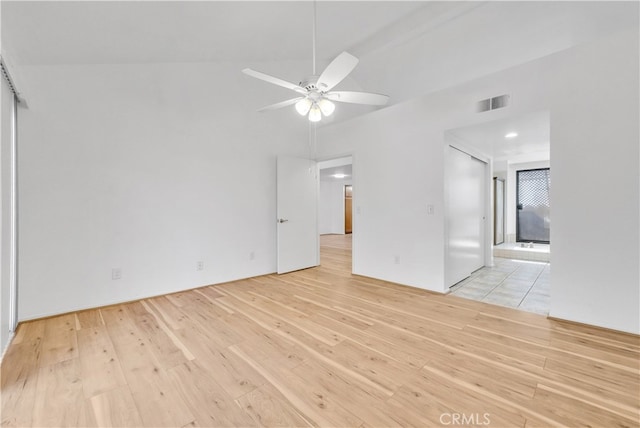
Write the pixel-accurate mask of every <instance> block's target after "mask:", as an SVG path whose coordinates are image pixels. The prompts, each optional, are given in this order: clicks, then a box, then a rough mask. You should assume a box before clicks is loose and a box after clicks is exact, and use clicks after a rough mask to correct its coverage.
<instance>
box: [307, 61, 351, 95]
mask: <svg viewBox="0 0 640 428" xmlns="http://www.w3.org/2000/svg"><path fill="white" fill-rule="evenodd" d="M356 65H358V58H356V57H355V56H353V55H351V54H350V53H347V52H342V53H341V54H340V55H338V56H337V57H336V59H334V60H333V61H331V64H329V65H328V66H327V68H325V69H324V71H323V72H322V74H321V75H320V77H319V78H318V81H317V82H316V87H317V88H318V89H320V90H321V91H322V92H326V91H329V90H331V88H333V87H334V86H336V85H337V84H338V83H340V82H342V80H343V79H344V78H345V77H347V75H348V74H349V73H351V71H353V69H354V68H356Z"/></svg>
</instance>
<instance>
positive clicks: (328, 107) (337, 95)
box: [242, 1, 389, 122]
mask: <svg viewBox="0 0 640 428" xmlns="http://www.w3.org/2000/svg"><path fill="white" fill-rule="evenodd" d="M357 64H358V58H356V57H355V56H353V55H351V54H350V53H348V52H342V53H341V54H340V55H338V56H337V57H336V58H335V59H334V60H333V61H331V63H330V64H329V65H328V66H327V68H325V69H324V71H323V72H322V73H321V74H320V75H319V76H318V75H316V5H315V1H314V3H313V75H312V76H309V77H306V78H305V79H303V80H302V81H300V83H298V84H297V85H296V84H295V83H291V82H287V81H286V80H282V79H279V78H277V77H274V76H270V75H268V74H265V73H262V72H259V71H256V70H252V69H250V68H245V69H244V70H242V72H243V73H245V74H247V75H249V76H251V77H255V78H257V79H260V80H264V81H265V82H269V83H272V84H274V85H278V86H282V87H284V88H287V89H291V90H293V91H296V92H297V93H298V94H299V96H298V97H296V98H291V99H288V100H285V101H281V102H279V103H276V104H271V105H268V106H266V107H262V108H261V109H258V111H267V110H276V109H279V108H283V107H287V106H290V105H292V104H295V106H296V110H297V112H298V113H300V114H301V115H302V116H308V118H309V120H310V121H311V122H318V121H320V120H321V119H322V115H324V116H329V115H331V114H332V113H333V111H334V110H335V108H336V107H335V104H334V103H333V102H332V101H337V102H342V103H352V104H367V105H376V106H380V105H385V104H386V103H387V101H389V97H388V96H387V95H381V94H374V93H370V92H354V91H333V90H332V89H333V88H334V87H335V86H336V85H337V84H338V83H340V82H341V81H342V80H344V78H345V77H347V76H348V75H349V73H351V72H352V71H353V69H354V68H355V67H356V65H357Z"/></svg>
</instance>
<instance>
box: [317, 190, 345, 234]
mask: <svg viewBox="0 0 640 428" xmlns="http://www.w3.org/2000/svg"><path fill="white" fill-rule="evenodd" d="M348 184H352V183H351V179H349V180H346V179H342V180H339V179H336V180H331V181H328V180H321V181H320V198H319V201H318V202H319V207H318V211H319V217H318V222H319V225H318V229H319V230H320V234H321V235H324V234H331V233H333V234H340V235H344V186H346V185H348Z"/></svg>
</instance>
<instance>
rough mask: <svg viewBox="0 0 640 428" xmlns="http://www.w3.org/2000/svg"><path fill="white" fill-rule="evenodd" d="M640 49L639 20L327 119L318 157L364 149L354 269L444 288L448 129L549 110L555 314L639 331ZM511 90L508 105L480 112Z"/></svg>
mask: <svg viewBox="0 0 640 428" xmlns="http://www.w3.org/2000/svg"><path fill="white" fill-rule="evenodd" d="M638 60H639V54H638V28H637V26H636V27H635V28H634V29H633V30H627V31H623V32H620V33H617V34H614V35H613V36H610V37H607V38H604V39H601V40H599V41H597V42H594V43H591V44H586V45H581V46H578V47H576V48H572V49H570V50H567V51H564V52H560V53H557V54H554V55H551V56H548V57H545V58H542V59H540V60H536V61H532V62H529V63H526V64H523V65H520V66H517V67H513V68H510V69H507V70H505V71H502V72H498V73H494V74H491V75H488V76H487V77H484V78H481V79H478V80H474V81H471V82H469V83H467V84H464V85H460V86H457V87H454V88H451V89H447V90H443V91H440V92H436V93H432V94H429V95H426V96H424V97H420V98H416V99H413V100H410V101H408V102H405V103H402V104H397V105H394V106H391V107H389V108H386V109H383V110H379V111H376V112H373V113H370V114H368V115H366V116H362V117H358V118H355V119H352V120H350V121H348V122H344V123H340V124H335V125H332V126H328V127H325V128H322V129H320V130H319V144H318V148H319V155H320V156H326V157H329V156H331V155H335V154H339V153H344V152H345V151H349V152H351V153H353V154H354V156H355V157H357V159H358V196H357V199H356V200H355V204H354V205H356V207H358V206H359V207H360V208H361V214H359V215H358V214H355V217H356V221H357V224H358V234H357V235H355V236H354V248H357V251H354V260H353V268H354V273H358V274H362V275H367V276H372V277H376V278H381V279H386V280H390V281H395V282H399V283H402V284H407V285H412V286H416V287H421V288H425V289H429V290H434V291H439V292H444V291H445V283H444V233H443V231H444V218H443V210H442V208H443V194H444V178H443V177H444V169H443V168H444V167H443V159H444V148H445V143H444V137H443V135H444V132H445V130H447V129H453V128H457V127H460V126H464V125H472V124H475V123H480V122H485V121H491V120H497V119H501V118H504V117H506V116H508V115H513V116H518V115H521V114H525V113H529V112H533V111H540V110H545V109H547V110H549V111H550V117H551V141H552V144H551V163H552V167H553V171H554V172H553V173H554V176H553V180H554V182H553V188H552V193H551V205H552V207H553V212H552V216H553V217H552V218H553V220H552V221H553V231H552V241H553V242H554V248H553V265H554V267H553V271H552V296H551V299H552V300H551V312H550V315H551V316H553V317H558V318H564V319H568V320H573V321H578V322H584V323H588V324H594V325H599V326H603V327H608V328H613V329H617V330H623V331H629V332H633V333H639V332H640V326H639V323H640V321H639V320H640V310H639V307H638V306H639V305H638V302H639V299H640V293H639V285H638V284H639V282H640V277H639V271H638V260H639V259H640V254H639V249H638V246H639V226H640V222H639V214H638V207H639V199H638V198H639V191H638V190H639V189H638V187H639V183H638V175H639V173H640V171H639V154H638V146H639V136H638V115H639V113H640V112H639V108H638V96H637V94H638V80H639V79H638V62H639V61H638ZM504 93H509V94H511V96H512V100H513V102H512V105H511V106H510V107H509V108H505V109H500V110H494V111H490V112H485V113H476V112H475V110H474V107H475V102H476V101H477V100H480V99H483V98H486V97H487V96H491V95H495V94H504ZM594 169H595V170H597V171H599V173H598V174H594ZM428 204H434V205H435V208H436V210H435V214H434V215H432V216H427V214H426V206H427V205H428ZM611 224H616V225H617V229H615V230H618V231H619V232H617V233H616V232H612V228H611V227H609V225H611ZM613 248H615V249H616V250H615V251H611V250H610V249H613ZM396 256H399V257H400V263H399V264H396V263H395V262H394V260H395V259H394V257H396Z"/></svg>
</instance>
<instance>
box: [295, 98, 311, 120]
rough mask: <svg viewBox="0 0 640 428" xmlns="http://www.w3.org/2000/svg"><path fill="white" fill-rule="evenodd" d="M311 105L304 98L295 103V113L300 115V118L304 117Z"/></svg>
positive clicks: (308, 100)
mask: <svg viewBox="0 0 640 428" xmlns="http://www.w3.org/2000/svg"><path fill="white" fill-rule="evenodd" d="M312 104H313V103H312V102H311V100H310V99H309V98H307V97H305V98H303V99H301V100H300V101H298V102H297V103H296V111H297V112H298V113H300V115H301V116H306V115H307V113H309V110H310V109H311V105H312Z"/></svg>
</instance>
